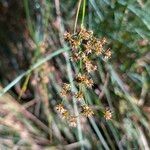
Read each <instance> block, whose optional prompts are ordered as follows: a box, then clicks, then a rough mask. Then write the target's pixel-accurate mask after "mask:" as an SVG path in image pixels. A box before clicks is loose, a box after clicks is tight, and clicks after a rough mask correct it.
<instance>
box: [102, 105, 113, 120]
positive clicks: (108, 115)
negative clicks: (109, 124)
mask: <svg viewBox="0 0 150 150" xmlns="http://www.w3.org/2000/svg"><path fill="white" fill-rule="evenodd" d="M104 118H105V119H106V120H110V119H111V118H112V113H111V111H110V109H109V108H106V109H105V111H104Z"/></svg>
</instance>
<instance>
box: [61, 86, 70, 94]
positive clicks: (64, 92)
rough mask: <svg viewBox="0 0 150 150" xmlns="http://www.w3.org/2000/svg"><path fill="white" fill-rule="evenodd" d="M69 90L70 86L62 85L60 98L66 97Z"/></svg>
mask: <svg viewBox="0 0 150 150" xmlns="http://www.w3.org/2000/svg"><path fill="white" fill-rule="evenodd" d="M70 89H71V86H70V84H67V83H64V84H63V87H62V90H61V92H60V95H61V96H67V95H68V94H69V92H70Z"/></svg>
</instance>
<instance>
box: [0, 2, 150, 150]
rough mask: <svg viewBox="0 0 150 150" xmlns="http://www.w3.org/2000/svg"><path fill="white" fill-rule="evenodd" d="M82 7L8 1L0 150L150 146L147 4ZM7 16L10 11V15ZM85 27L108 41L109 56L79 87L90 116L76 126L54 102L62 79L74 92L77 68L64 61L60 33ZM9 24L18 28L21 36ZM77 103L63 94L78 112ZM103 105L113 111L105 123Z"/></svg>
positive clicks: (0, 37) (2, 44)
mask: <svg viewBox="0 0 150 150" xmlns="http://www.w3.org/2000/svg"><path fill="white" fill-rule="evenodd" d="M6 3H7V2H6ZM4 4H5V3H4V1H2V2H0V6H1V7H2V8H3V9H2V12H1V14H3V13H4V12H3V10H5V9H6V10H7V8H6V6H5V5H4ZM79 4H80V3H79V1H66V0H61V1H59V0H55V1H42V2H40V1H29V0H24V3H19V2H17V1H16V6H15V5H13V3H12V2H8V8H9V7H10V6H12V7H11V9H10V10H8V11H6V14H5V16H6V17H5V18H7V19H6V22H5V19H3V20H1V21H0V27H1V29H0V30H1V31H0V33H1V34H0V48H1V50H0V54H1V56H0V59H1V62H0V87H1V90H0V107H1V110H0V149H12V148H16V149H17V148H19V149H59V148H60V149H62V148H64V149H106V150H108V149H113V150H115V149H120V150H123V149H129V150H130V149H142V150H148V149H150V145H149V141H150V121H149V119H150V118H149V115H150V111H149V109H150V102H149V98H150V95H149V88H150V86H149V85H150V67H149V62H150V58H149V56H150V54H149V49H150V41H149V39H150V12H149V9H150V2H149V0H128V1H123V0H118V1H110V0H99V1H96V0H95V1H94V0H83V1H81V5H79ZM78 7H80V8H78ZM77 9H78V10H79V14H78V15H76V13H77ZM16 11H17V13H16ZM9 14H13V17H12V19H10V20H9ZM1 17H2V16H1ZM18 18H19V19H20V20H21V19H22V20H23V24H21V23H20V22H19V21H18V20H19V19H18ZM2 23H3V24H4V23H5V24H6V27H5V26H3V25H2ZM9 24H10V25H9ZM76 25H77V26H76ZM82 25H84V26H85V27H86V28H87V29H90V30H93V32H94V35H95V36H96V37H106V38H107V39H108V47H109V48H110V49H111V51H112V57H111V59H110V60H109V61H106V62H105V61H103V59H102V58H98V59H97V60H96V63H97V65H98V70H97V71H96V72H95V73H93V74H92V77H93V79H94V81H95V84H96V86H95V87H94V90H86V91H85V92H84V94H85V97H86V100H87V102H88V103H89V104H90V105H91V106H92V108H93V109H94V112H95V115H94V117H93V118H91V119H86V118H83V117H80V119H79V120H78V127H77V128H71V127H69V125H68V124H67V123H66V122H65V121H62V119H61V118H60V116H59V115H58V114H57V112H56V110H55V106H56V104H58V103H60V102H61V100H62V97H61V96H60V90H61V85H62V83H63V82H66V81H67V82H70V83H71V85H72V91H73V92H74V91H76V87H75V85H74V82H73V78H74V72H75V70H77V69H78V68H76V67H77V66H76V65H75V64H74V63H72V62H71V61H70V59H69V54H70V48H69V47H68V46H66V43H65V42H64V39H63V34H64V31H70V32H72V33H73V32H74V30H78V29H79V28H80V27H81V26H82ZM7 27H8V28H7ZM13 27H16V28H17V29H18V27H19V28H21V31H20V30H19V29H18V30H19V31H20V32H21V33H17V34H16V32H17V31H16V30H15V29H14V28H13ZM74 28H77V29H74ZM4 37H5V38H4ZM43 41H44V42H45V45H46V48H45V52H43V51H42V47H41V43H42V42H43ZM8 64H9V65H8ZM46 64H48V66H46ZM45 66H46V67H45ZM44 67H45V68H44ZM28 75H29V76H28ZM27 76H28V77H29V80H26V79H27ZM45 77H48V79H49V80H48V82H45V81H44V79H45ZM25 81H28V82H25ZM22 87H24V90H22V89H21V88H22ZM75 101H76V100H75V99H73V100H72V101H70V100H67V99H65V100H64V104H65V106H66V107H67V108H68V109H70V110H71V111H72V112H73V110H75V114H76V115H78V111H80V110H78V105H77V104H76V102H75ZM107 106H108V107H109V108H110V109H111V110H112V112H113V118H112V120H110V121H106V120H105V119H104V118H103V114H102V113H101V112H102V110H104V108H105V107H107Z"/></svg>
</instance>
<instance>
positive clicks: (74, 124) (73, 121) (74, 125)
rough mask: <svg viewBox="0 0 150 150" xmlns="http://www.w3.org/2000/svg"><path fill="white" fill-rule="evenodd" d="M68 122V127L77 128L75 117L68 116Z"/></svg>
mask: <svg viewBox="0 0 150 150" xmlns="http://www.w3.org/2000/svg"><path fill="white" fill-rule="evenodd" d="M68 122H69V126H71V127H76V126H77V117H76V116H69V118H68Z"/></svg>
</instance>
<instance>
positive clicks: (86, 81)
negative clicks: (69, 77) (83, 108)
mask: <svg viewBox="0 0 150 150" xmlns="http://www.w3.org/2000/svg"><path fill="white" fill-rule="evenodd" d="M75 79H76V81H77V82H78V83H81V84H84V85H85V86H87V87H89V88H91V87H92V86H93V84H94V82H93V80H92V79H90V78H89V77H88V76H87V75H85V74H80V73H79V74H78V75H77V76H76V78H75Z"/></svg>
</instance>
